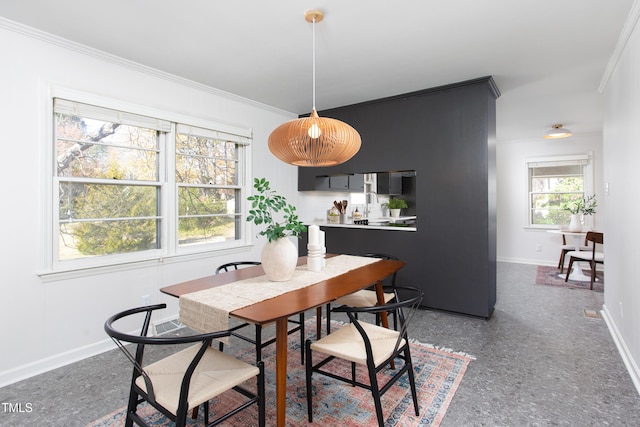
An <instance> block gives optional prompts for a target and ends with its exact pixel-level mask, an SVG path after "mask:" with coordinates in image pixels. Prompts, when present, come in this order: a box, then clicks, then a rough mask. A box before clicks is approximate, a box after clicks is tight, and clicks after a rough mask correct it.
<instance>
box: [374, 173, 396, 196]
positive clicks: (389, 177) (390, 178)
mask: <svg viewBox="0 0 640 427" xmlns="http://www.w3.org/2000/svg"><path fill="white" fill-rule="evenodd" d="M376 188H377V190H376V193H378V194H388V195H390V196H398V195H400V194H402V173H400V172H384V173H377V174H376Z"/></svg>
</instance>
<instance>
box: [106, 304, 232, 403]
mask: <svg viewBox="0 0 640 427" xmlns="http://www.w3.org/2000/svg"><path fill="white" fill-rule="evenodd" d="M166 307H167V305H166V304H157V305H151V306H145V307H137V308H132V309H129V310H125V311H122V312H120V313H117V314H114V315H113V316H111V317H110V318H109V319H107V321H106V322H105V324H104V330H105V332H106V333H107V335H109V336H110V337H111V339H112V340H113V342H114V343H115V344H116V345H117V346H118V348H119V349H120V350H121V351H122V352H123V353H124V355H125V356H126V357H127V359H129V361H130V362H131V363H132V364H133V378H134V380H135V378H136V377H138V376H139V375H142V377H143V379H144V382H145V386H146V390H147V395H148V397H149V400H150V401H152V402H155V394H154V389H153V383H152V382H151V379H150V378H149V375H147V373H146V372H145V370H144V363H143V358H144V349H145V346H146V345H176V344H188V343H197V342H200V343H201V345H200V349H199V350H198V352H197V353H196V355H195V356H194V358H193V360H192V361H191V363H190V365H189V368H188V369H187V372H186V374H185V376H184V378H183V380H182V387H181V392H180V396H181V399H182V396H183V395H184V398H185V399H186V396H187V393H188V391H189V384H190V382H191V375H192V374H193V372H194V370H195V368H196V366H197V365H198V362H200V359H202V356H203V355H204V353H205V351H206V350H207V348H208V347H210V346H211V342H212V341H213V340H214V339H219V338H222V337H228V336H230V335H231V332H230V331H220V332H211V333H207V334H197V335H186V336H156V337H153V336H151V337H150V336H147V334H148V332H149V326H150V325H151V315H152V313H153V312H154V311H155V310H159V309H163V308H166ZM139 313H145V316H144V321H143V323H142V328H140V335H133V334H129V333H126V332H122V331H119V330H118V329H117V328H116V327H114V323H115V322H116V321H118V320H120V319H124V318H126V317H130V316H134V315H136V314H139ZM126 343H133V344H137V346H136V351H135V356H134V355H132V354H131V352H130V351H129V349H128V348H127V347H125V344H126Z"/></svg>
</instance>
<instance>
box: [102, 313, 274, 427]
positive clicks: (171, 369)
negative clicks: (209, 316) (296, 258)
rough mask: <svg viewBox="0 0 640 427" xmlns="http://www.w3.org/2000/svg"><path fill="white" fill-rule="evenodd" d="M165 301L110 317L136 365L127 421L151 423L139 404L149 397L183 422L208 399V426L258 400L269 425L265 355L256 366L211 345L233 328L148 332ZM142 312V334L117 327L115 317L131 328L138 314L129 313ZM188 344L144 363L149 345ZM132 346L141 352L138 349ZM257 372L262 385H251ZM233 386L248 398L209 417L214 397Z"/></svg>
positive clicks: (114, 335)
mask: <svg viewBox="0 0 640 427" xmlns="http://www.w3.org/2000/svg"><path fill="white" fill-rule="evenodd" d="M165 307H166V304H158V305H153V306H147V307H138V308H133V309H130V310H126V311H123V312H120V313H117V314H115V315H113V316H111V317H110V318H109V319H108V320H107V321H106V322H105V325H104V329H105V332H106V333H107V334H108V335H109V336H110V337H111V339H113V341H114V342H115V343H116V345H117V346H118V347H119V348H120V350H122V352H123V353H124V354H125V356H126V357H127V358H128V359H129V361H130V362H131V363H132V364H133V366H134V367H133V375H132V381H131V389H130V394H129V404H128V407H127V417H126V421H125V424H124V425H125V426H126V427H131V426H132V425H133V423H134V422H135V423H136V424H137V425H140V426H147V425H148V424H146V423H145V421H144V419H143V418H142V417H141V416H140V415H139V414H138V412H137V409H138V405H139V404H140V403H142V402H144V401H146V402H148V403H149V404H150V405H151V406H153V407H154V408H155V409H157V410H158V411H160V412H162V413H163V414H164V415H165V416H166V417H167V418H169V419H170V420H171V421H173V422H174V423H175V425H176V426H177V427H182V426H184V425H185V424H186V419H187V414H188V412H189V410H192V409H195V408H198V406H199V405H201V404H203V405H204V416H205V424H206V425H207V426H215V425H219V424H220V423H222V422H224V421H225V420H226V419H228V418H230V417H232V416H233V415H235V414H236V413H237V412H239V411H241V410H244V409H246V408H249V407H250V406H252V405H254V404H257V405H258V424H259V425H260V426H264V425H265V404H264V398H265V393H264V389H265V386H264V366H263V363H262V361H260V362H258V363H257V366H254V365H251V364H248V363H245V362H243V361H240V360H238V359H236V358H234V357H232V356H230V355H228V354H225V353H222V352H220V351H218V350H216V349H214V348H212V347H211V342H212V341H213V340H214V339H215V340H217V339H220V338H222V337H228V336H230V335H231V334H230V332H229V331H223V332H212V333H207V334H197V335H186V336H170V337H169V336H157V337H148V336H147V333H148V330H149V326H150V324H151V315H152V313H153V312H154V311H155V310H159V309H162V308H165ZM142 314H144V321H143V323H142V328H141V330H140V331H141V332H140V335H133V334H129V333H125V332H121V331H120V330H119V329H117V328H116V327H114V323H116V322H117V321H120V320H122V322H123V323H124V324H125V325H127V328H129V327H130V326H128V325H130V324H131V323H130V322H131V320H132V319H127V318H131V317H138V318H139V316H140V315H142ZM127 343H133V344H135V346H134V347H133V348H131V349H130V348H129V346H126V344H127ZM186 344H190V345H189V346H188V347H186V348H183V349H182V350H179V351H176V352H174V353H172V354H171V355H169V356H167V357H165V358H163V359H160V360H158V361H156V362H154V363H150V364H146V365H145V363H144V356H145V353H149V352H150V350H152V349H150V348H149V347H165V348H164V350H168V348H167V346H171V347H170V349H171V350H172V351H175V348H176V347H174V346H177V347H181V348H182V347H185V345H186ZM130 350H131V351H130ZM132 351H135V353H134V354H132ZM253 378H257V388H256V391H251V390H249V389H248V388H247V384H243V383H244V382H246V381H249V380H251V379H253ZM230 390H235V391H236V392H238V393H240V394H241V395H243V396H244V397H245V398H244V399H243V402H242V403H239V404H238V405H237V406H236V407H235V408H234V409H232V410H231V411H230V412H228V413H226V414H222V415H220V414H217V418H216V419H215V420H214V421H212V422H211V423H209V405H208V402H209V400H211V399H213V398H214V397H216V396H218V395H220V394H222V393H225V392H227V391H230Z"/></svg>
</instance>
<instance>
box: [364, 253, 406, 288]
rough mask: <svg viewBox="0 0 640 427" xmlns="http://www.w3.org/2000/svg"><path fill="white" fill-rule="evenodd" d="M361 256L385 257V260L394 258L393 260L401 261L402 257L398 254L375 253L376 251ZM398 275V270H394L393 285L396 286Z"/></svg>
mask: <svg viewBox="0 0 640 427" xmlns="http://www.w3.org/2000/svg"><path fill="white" fill-rule="evenodd" d="M360 256H366V257H369V258H380V259H385V260H392V261H400V259H399V258H398V257H396V256H393V255H389V254H383V253H375V252H369V253H366V254H363V255H360ZM397 277H398V272H397V271H396V272H394V273H393V274H392V275H391V285H392V286H396V278H397Z"/></svg>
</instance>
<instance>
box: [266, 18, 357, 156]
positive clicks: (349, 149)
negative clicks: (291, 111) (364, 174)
mask: <svg viewBox="0 0 640 427" xmlns="http://www.w3.org/2000/svg"><path fill="white" fill-rule="evenodd" d="M323 17H324V15H323V14H322V12H321V11H319V10H310V11H307V12H306V13H305V14H304V18H305V20H306V21H307V22H309V23H311V24H312V29H313V31H312V33H313V108H312V110H311V115H310V116H309V117H305V118H301V119H297V120H291V121H290V122H287V123H283V124H281V125H280V126H278V127H277V128H275V129H274V131H273V132H271V135H269V150H271V153H273V155H274V156H276V157H277V158H279V159H280V160H282V161H283V162H286V163H289V164H292V165H295V166H316V167H318V166H335V165H339V164H340V163H344V162H346V161H347V160H349V159H350V158H352V157H353V156H355V154H356V153H357V152H358V150H360V144H361V139H360V134H359V133H358V131H356V130H355V129H354V128H352V127H351V126H349V125H348V124H346V123H344V122H341V121H340V120H336V119H330V118H326V117H319V116H318V113H317V112H316V32H315V24H316V23H318V22H320V21H322V18H323Z"/></svg>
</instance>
